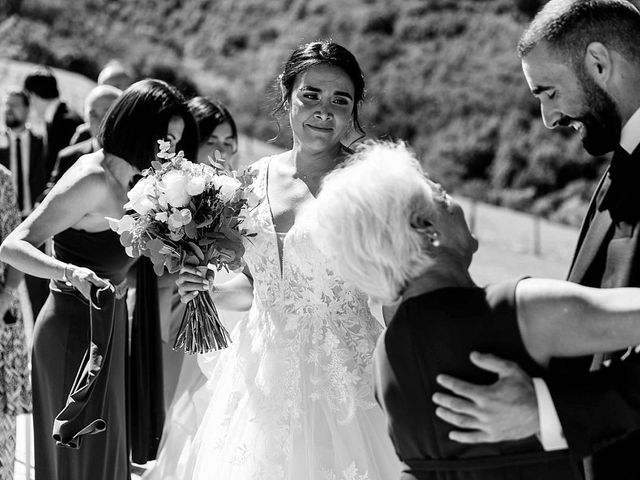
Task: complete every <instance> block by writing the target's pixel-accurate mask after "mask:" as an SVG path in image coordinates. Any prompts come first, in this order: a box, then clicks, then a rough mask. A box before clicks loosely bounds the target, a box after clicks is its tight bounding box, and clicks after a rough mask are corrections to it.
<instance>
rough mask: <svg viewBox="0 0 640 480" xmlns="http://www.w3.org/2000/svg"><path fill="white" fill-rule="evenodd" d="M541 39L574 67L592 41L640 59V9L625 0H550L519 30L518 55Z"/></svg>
mask: <svg viewBox="0 0 640 480" xmlns="http://www.w3.org/2000/svg"><path fill="white" fill-rule="evenodd" d="M541 42H544V43H545V44H546V45H547V46H548V47H549V48H550V49H551V51H552V52H553V53H555V54H557V55H559V57H560V58H562V59H563V60H566V61H567V62H568V63H569V64H570V65H572V66H574V67H575V66H576V65H578V64H581V62H583V61H584V55H585V52H586V50H587V46H588V45H589V44H590V43H592V42H600V43H602V44H603V45H605V46H606V47H607V48H610V49H612V50H616V51H617V52H619V53H620V54H622V55H624V56H625V57H626V58H628V59H630V60H633V61H636V62H640V12H638V9H637V8H636V7H635V6H634V5H633V4H632V3H631V2H629V1H627V0H551V1H550V2H548V3H547V4H546V5H545V6H544V7H543V8H542V9H541V10H540V11H539V12H538V14H537V15H536V16H535V18H534V19H533V21H532V22H531V24H529V26H528V27H527V29H526V30H525V32H524V33H523V34H522V37H521V38H520V41H519V42H518V56H519V57H520V58H522V57H525V56H526V55H527V54H528V53H529V52H531V50H533V49H534V48H535V47H536V46H537V45H538V44H539V43H541Z"/></svg>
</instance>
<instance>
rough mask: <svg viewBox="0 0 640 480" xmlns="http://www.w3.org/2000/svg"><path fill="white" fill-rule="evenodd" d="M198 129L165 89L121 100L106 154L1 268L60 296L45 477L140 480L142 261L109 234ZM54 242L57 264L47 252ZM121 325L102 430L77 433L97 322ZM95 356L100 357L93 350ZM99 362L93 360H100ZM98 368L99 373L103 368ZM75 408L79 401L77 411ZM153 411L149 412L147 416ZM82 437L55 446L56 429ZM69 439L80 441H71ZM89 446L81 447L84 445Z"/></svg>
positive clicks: (32, 224)
mask: <svg viewBox="0 0 640 480" xmlns="http://www.w3.org/2000/svg"><path fill="white" fill-rule="evenodd" d="M196 137H197V127H196V125H195V121H194V120H193V117H192V116H191V114H190V113H189V111H188V110H187V108H186V106H185V104H184V99H183V98H182V96H181V95H180V94H179V93H178V92H177V90H175V88H173V87H171V86H170V85H168V84H167V83H165V82H162V81H158V80H143V81H141V82H138V83H136V84H134V85H132V86H131V87H130V88H129V89H127V91H126V92H125V93H123V95H122V96H120V97H119V98H118V100H117V101H116V103H115V104H114V105H113V107H112V108H111V109H110V110H109V114H108V115H107V117H106V118H105V119H104V121H103V123H102V125H101V129H100V133H99V134H98V140H99V142H100V144H101V145H102V147H103V148H102V149H101V150H98V151H97V152H94V153H91V154H89V155H85V156H83V157H81V158H80V159H79V160H78V161H77V162H76V163H75V164H74V165H73V166H72V167H71V168H70V169H69V170H68V171H67V173H66V174H65V175H63V176H62V178H61V179H60V181H59V182H58V183H57V184H56V185H55V186H54V187H53V189H52V190H51V192H49V194H48V195H47V196H46V197H45V199H44V200H43V201H42V203H41V204H40V205H39V206H38V207H37V208H36V209H35V210H34V211H33V212H32V213H31V215H29V217H27V218H26V219H25V220H24V221H23V222H22V223H21V224H20V225H19V226H18V227H17V228H16V229H15V230H14V231H13V232H12V233H11V234H10V235H9V236H8V237H7V238H6V239H5V240H4V242H3V243H2V245H1V246H0V260H1V261H4V262H7V263H10V264H11V265H12V266H14V267H15V268H18V269H20V270H21V271H24V272H26V273H29V274H31V275H35V276H39V277H42V278H47V279H50V280H51V285H50V290H51V293H50V295H49V297H48V298H47V301H46V303H45V305H44V307H43V309H42V311H41V312H40V315H39V318H38V320H37V322H36V328H35V330H34V336H33V355H32V366H33V370H32V383H33V406H34V408H33V419H34V439H35V469H36V478H39V479H45V478H46V479H48V480H86V479H89V478H91V479H94V480H114V479H123V480H124V479H128V478H129V476H130V468H129V458H130V457H129V455H130V451H129V449H130V439H129V435H128V418H129V417H133V416H136V415H140V414H141V412H128V410H127V400H128V397H129V392H128V386H127V370H128V368H127V367H126V362H127V346H128V322H127V312H126V304H125V296H126V288H127V286H126V275H127V271H128V270H129V267H130V266H131V264H132V263H133V262H134V259H133V258H131V257H129V256H128V255H127V254H126V252H125V250H124V247H123V246H122V245H121V243H120V239H119V237H118V234H117V233H115V232H114V231H112V230H111V229H110V227H109V222H108V220H107V217H112V218H119V217H121V216H122V214H123V205H124V204H125V203H127V200H128V198H127V192H128V190H129V188H130V185H131V181H132V179H133V178H134V175H136V174H138V173H139V172H140V171H141V170H143V169H145V168H147V167H149V166H150V164H151V162H152V161H153V160H154V159H155V158H156V153H157V148H158V144H157V141H158V140H159V139H166V140H167V141H169V142H170V143H171V148H172V150H175V148H176V147H177V148H180V149H183V150H185V152H187V154H190V155H191V154H194V155H195V150H196V145H197V138H196ZM51 237H53V251H54V256H53V257H51V256H48V255H46V254H44V253H43V252H41V251H40V250H39V249H38V247H39V246H40V245H41V244H42V243H43V242H45V241H46V240H47V239H49V238H51ZM96 288H104V289H108V291H109V292H110V293H109V295H110V299H111V301H112V303H111V305H112V312H113V315H112V316H111V317H110V318H108V319H107V318H101V317H100V313H99V311H96V309H94V308H93V307H91V305H94V301H95V299H93V300H92V301H91V303H89V302H88V300H89V298H90V295H91V291H92V289H93V290H94V291H95V289H96ZM94 315H97V316H98V319H99V320H101V321H104V322H109V324H110V325H111V327H110V328H111V329H112V330H111V334H110V339H111V340H110V344H109V347H108V350H107V351H106V352H99V354H100V355H101V357H100V359H99V361H97V362H96V364H95V365H97V366H98V369H99V372H94V371H93V369H92V373H93V374H97V373H100V376H99V377H98V380H99V383H97V384H96V386H95V388H94V389H93V391H92V392H91V396H90V399H91V400H92V401H93V402H94V403H93V404H91V403H89V404H83V405H82V408H83V409H88V410H91V409H92V408H94V405H95V402H98V403H99V404H100V405H102V402H104V407H103V408H102V407H101V410H102V411H101V412H100V417H98V418H100V419H102V420H103V423H104V424H106V428H103V430H102V431H101V430H100V427H99V425H100V423H99V422H98V423H95V421H92V422H91V423H90V424H88V425H86V426H85V424H84V423H83V424H80V425H78V424H77V423H72V424H71V425H67V424H66V423H63V424H61V423H60V422H59V421H56V420H57V418H58V417H59V413H60V412H61V411H63V409H64V411H66V410H67V406H68V404H67V402H68V396H69V395H70V393H71V392H70V391H71V389H72V386H73V385H74V378H76V372H78V369H79V367H80V366H81V365H82V362H83V358H85V354H86V352H87V349H88V348H89V341H90V339H91V338H92V337H91V335H92V317H93V316H94ZM91 352H92V353H94V352H93V350H91ZM91 358H93V357H91ZM95 365H94V366H95ZM73 403H74V402H71V405H73ZM142 413H143V412H142ZM67 426H68V427H69V428H72V427H74V426H76V427H77V428H79V429H80V430H79V431H72V432H68V431H67V430H66V429H65V433H64V438H62V436H61V437H60V438H59V439H58V440H59V441H61V443H62V444H63V445H64V447H63V446H57V445H56V440H54V439H53V438H52V429H53V430H54V431H55V432H57V433H59V434H60V435H62V428H63V427H65V428H66V427H67ZM69 433H71V434H73V438H72V439H71V440H70V439H69V438H68V435H69ZM76 437H77V438H79V439H82V444H81V445H79V448H76V449H74V448H65V447H72V446H74V445H73V444H74V443H75V444H76V446H78V444H79V442H80V440H79V439H78V440H76Z"/></svg>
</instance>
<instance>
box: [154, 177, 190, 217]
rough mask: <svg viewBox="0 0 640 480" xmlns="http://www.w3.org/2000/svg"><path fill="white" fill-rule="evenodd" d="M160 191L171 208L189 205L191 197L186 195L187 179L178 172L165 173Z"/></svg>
mask: <svg viewBox="0 0 640 480" xmlns="http://www.w3.org/2000/svg"><path fill="white" fill-rule="evenodd" d="M160 190H161V192H162V193H164V195H165V197H166V200H167V202H168V203H169V205H171V206H172V207H176V208H181V207H184V206H186V205H187V204H188V203H189V200H190V199H191V197H190V196H189V194H188V193H187V177H186V176H185V175H184V174H183V173H182V172H178V171H175V170H173V171H170V172H167V173H166V175H164V177H162V182H161V184H160Z"/></svg>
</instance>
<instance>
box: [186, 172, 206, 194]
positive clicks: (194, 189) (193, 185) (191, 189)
mask: <svg viewBox="0 0 640 480" xmlns="http://www.w3.org/2000/svg"><path fill="white" fill-rule="evenodd" d="M205 184H206V178H205V177H204V176H203V175H200V176H195V175H193V176H190V177H189V181H188V182H187V193H188V194H189V195H191V196H195V195H200V194H201V193H202V192H204V187H205Z"/></svg>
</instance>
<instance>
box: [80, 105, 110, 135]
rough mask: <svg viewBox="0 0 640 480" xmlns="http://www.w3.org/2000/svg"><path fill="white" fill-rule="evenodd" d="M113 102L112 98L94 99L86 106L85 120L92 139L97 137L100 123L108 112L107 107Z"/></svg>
mask: <svg viewBox="0 0 640 480" xmlns="http://www.w3.org/2000/svg"><path fill="white" fill-rule="evenodd" d="M115 100H116V98H115V97H112V96H102V97H96V98H94V99H93V100H92V101H90V102H89V104H88V105H87V106H86V110H85V120H86V121H87V122H88V123H89V130H90V131H91V136H92V137H95V136H97V135H98V130H100V122H102V119H103V118H104V116H105V115H106V114H107V112H108V111H109V107H110V106H111V104H112V103H113V102H115Z"/></svg>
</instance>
